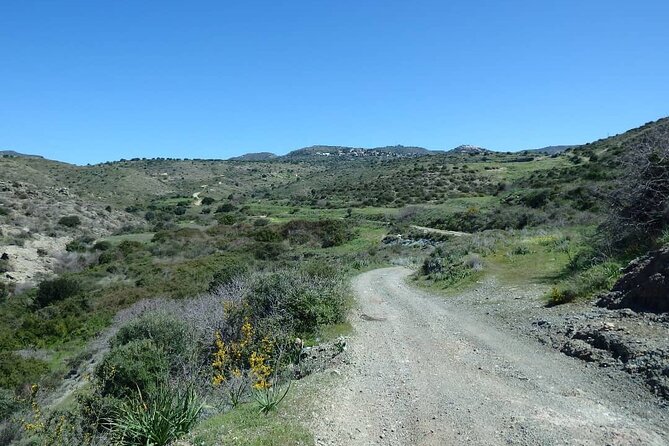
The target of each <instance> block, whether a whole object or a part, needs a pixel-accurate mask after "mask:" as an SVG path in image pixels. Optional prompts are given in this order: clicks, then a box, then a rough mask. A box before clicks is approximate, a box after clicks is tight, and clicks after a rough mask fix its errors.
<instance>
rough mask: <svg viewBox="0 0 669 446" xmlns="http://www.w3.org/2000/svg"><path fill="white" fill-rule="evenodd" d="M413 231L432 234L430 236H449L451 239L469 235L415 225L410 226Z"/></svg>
mask: <svg viewBox="0 0 669 446" xmlns="http://www.w3.org/2000/svg"><path fill="white" fill-rule="evenodd" d="M411 227H412V228H413V229H416V230H418V231H423V232H425V233H432V234H439V235H451V236H453V237H462V236H465V235H471V234H470V233H468V232H461V231H447V230H444V229H436V228H428V227H425V226H416V225H411Z"/></svg>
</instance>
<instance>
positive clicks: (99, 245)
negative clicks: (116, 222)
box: [93, 240, 112, 251]
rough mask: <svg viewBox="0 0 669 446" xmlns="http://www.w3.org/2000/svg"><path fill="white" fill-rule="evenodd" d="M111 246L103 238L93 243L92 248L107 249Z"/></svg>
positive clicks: (96, 249)
mask: <svg viewBox="0 0 669 446" xmlns="http://www.w3.org/2000/svg"><path fill="white" fill-rule="evenodd" d="M111 247H112V244H111V243H110V242H108V241H106V240H103V241H101V242H97V243H96V244H95V245H93V250H95V251H108V250H110V249H111Z"/></svg>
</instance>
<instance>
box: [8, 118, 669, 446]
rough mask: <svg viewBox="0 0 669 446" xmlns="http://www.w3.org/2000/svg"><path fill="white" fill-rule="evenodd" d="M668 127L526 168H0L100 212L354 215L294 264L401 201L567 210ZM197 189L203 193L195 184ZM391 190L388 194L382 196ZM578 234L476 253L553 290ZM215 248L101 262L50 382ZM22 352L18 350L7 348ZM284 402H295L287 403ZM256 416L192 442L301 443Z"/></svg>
mask: <svg viewBox="0 0 669 446" xmlns="http://www.w3.org/2000/svg"><path fill="white" fill-rule="evenodd" d="M668 127H669V120H667V119H665V120H661V121H658V122H656V123H652V124H649V125H646V126H643V127H641V128H639V129H635V130H632V131H630V132H628V133H626V134H624V135H621V136H617V137H613V138H608V139H606V140H601V141H597V142H595V143H592V144H589V145H586V146H583V147H581V148H578V149H575V150H570V151H568V152H567V153H565V154H563V155H560V156H556V157H549V156H535V157H534V159H533V160H531V161H524V160H523V155H520V154H514V155H506V154H495V155H488V156H485V157H484V156H458V157H452V156H446V155H435V156H431V157H425V158H412V159H399V160H390V161H370V160H360V161H351V162H347V163H346V164H344V165H341V164H337V163H332V162H328V163H322V162H308V161H305V162H300V163H295V162H286V161H283V160H276V161H269V162H223V161H207V160H202V161H189V160H185V161H175V160H153V161H143V160H137V161H123V162H117V163H109V164H103V165H96V166H82V167H77V166H71V165H67V164H63V163H56V162H52V161H48V160H40V159H25V158H0V170H2V171H3V175H4V178H3V179H4V180H5V181H20V182H26V183H31V184H34V185H35V186H37V187H39V188H49V187H56V186H58V187H63V186H66V187H68V188H70V190H72V191H73V193H75V194H76V195H77V196H78V198H79V199H81V200H85V201H90V202H95V203H97V204H99V205H100V206H102V205H104V204H108V203H112V204H114V205H118V206H129V205H135V204H139V205H140V214H139V215H142V213H143V212H144V210H145V209H146V206H147V205H149V204H150V203H153V204H154V205H156V206H158V207H159V208H160V207H164V208H172V207H174V206H176V205H178V204H179V203H180V202H182V201H183V200H188V201H190V202H192V197H191V195H192V193H194V192H196V191H202V194H201V195H200V197H203V196H208V197H212V198H214V199H215V200H216V204H214V205H213V206H211V207H212V209H215V208H216V206H218V205H219V204H220V203H224V202H228V201H230V200H229V199H228V197H229V196H230V194H232V195H236V196H238V197H241V199H240V198H238V197H235V198H234V200H233V201H234V202H235V203H236V205H237V207H238V208H239V207H241V206H245V207H246V209H245V211H244V213H245V217H244V218H247V217H246V216H251V218H250V220H249V221H253V220H254V218H256V217H258V216H267V218H268V219H269V221H270V222H271V224H274V225H280V224H282V223H285V222H288V221H290V220H294V219H305V220H318V219H323V218H334V219H345V221H346V219H347V218H348V217H347V215H348V211H347V209H346V208H348V207H352V208H353V209H352V211H351V215H352V218H351V220H348V221H350V222H351V225H352V226H354V227H355V229H356V231H357V236H356V237H355V238H354V239H353V240H351V241H349V242H347V243H345V244H343V245H341V246H337V247H334V248H329V249H328V250H323V249H322V248H318V247H316V246H304V247H298V248H294V249H291V250H289V252H288V253H287V254H286V255H287V256H293V257H294V258H303V257H304V256H323V258H332V259H336V258H338V259H344V260H345V261H351V259H352V258H355V256H359V255H361V254H366V253H368V252H369V251H371V250H374V249H376V248H377V247H378V245H379V243H378V242H379V241H380V239H381V238H382V237H383V236H384V235H385V234H386V233H387V232H388V228H389V223H392V222H394V220H395V218H396V217H398V216H401V214H402V213H403V210H401V209H400V208H401V207H402V206H406V205H411V204H413V205H417V206H419V207H420V208H421V211H422V213H420V214H419V215H417V216H415V217H411V218H415V220H411V219H409V221H411V222H414V223H418V224H423V225H429V224H431V223H433V222H434V220H435V219H436V218H437V217H441V216H444V215H448V214H452V213H457V212H466V211H468V210H470V209H477V211H484V212H496V211H497V210H498V209H502V208H504V206H506V204H504V203H505V201H504V200H512V199H515V198H514V197H516V196H518V197H520V199H522V197H524V196H526V195H527V194H529V193H532V191H535V190H544V189H548V190H549V191H550V202H551V203H553V204H552V205H555V206H557V208H558V213H559V212H560V211H559V210H560V209H563V210H565V212H566V211H569V210H570V209H572V208H574V207H575V206H581V201H579V200H581V198H579V197H580V195H578V194H577V193H576V192H574V191H575V190H577V189H578V188H586V189H587V190H586V192H585V197H586V198H587V197H588V196H589V195H588V194H590V195H592V194H595V193H596V191H605V190H607V188H610V185H611V178H612V177H613V176H614V175H615V169H616V166H617V162H618V159H619V157H620V156H621V155H623V154H625V153H628V152H630V151H632V150H633V149H634V147H637V146H638V145H639V144H644V143H649V142H650V143H658V141H659V142H660V143H662V141H666V139H667V134H668V133H669V132H667V128H668ZM593 155H595V156H593ZM464 166H466V167H464ZM602 172H603V173H602ZM165 174H166V175H165ZM500 184H503V185H505V186H504V188H503V190H502V191H501V192H500V191H499V190H498V185H500ZM203 185H207V187H205V188H202V186H203ZM388 191H391V195H388V196H386V197H384V194H385V193H386V192H388ZM404 192H406V193H404ZM424 192H429V194H428V195H426V194H425V193H424ZM386 195H387V194H386ZM400 195H401V196H400ZM509 197H510V198H509ZM575 197H576V198H575ZM365 200H369V202H368V204H371V205H370V206H362V203H363V202H365ZM587 204H588V203H586V205H587ZM327 206H330V207H327ZM202 208H203V207H196V206H192V205H191V204H189V205H188V206H187V212H186V214H185V215H184V216H183V217H182V218H181V220H179V221H178V224H179V225H180V226H181V227H190V228H194V229H196V230H198V231H199V230H205V229H206V228H207V227H212V225H214V219H215V217H216V216H215V215H214V214H213V213H212V214H211V215H208V216H202V215H201V210H202ZM544 208H545V205H542V207H540V208H539V209H540V210H542V212H543V211H545V209H544ZM592 210H593V212H595V213H596V212H599V211H600V210H601V209H599V208H597V206H595V207H594V208H593V209H592ZM554 215H555V214H554ZM558 215H559V214H558ZM1 218H3V217H2V216H0V219H1ZM571 224H572V225H573V224H575V223H571ZM149 226H150V225H147V228H149ZM579 233H580V230H579V229H578V228H569V227H568V228H563V229H555V228H549V229H547V230H545V231H544V232H542V233H533V232H525V233H523V232H516V233H510V234H507V235H505V236H504V237H501V238H500V239H499V240H497V241H496V242H495V244H494V248H493V249H492V250H491V251H490V252H488V253H486V254H485V255H484V256H483V259H484V262H485V264H486V269H485V274H492V275H495V276H496V277H497V278H498V279H499V280H501V281H503V282H504V283H508V284H514V285H515V284H519V285H522V284H524V283H528V282H540V283H546V284H548V283H552V282H554V281H555V280H556V279H558V278H559V276H560V274H561V273H563V272H564V268H565V266H566V264H567V263H568V261H569V260H570V258H571V257H572V256H573V255H574V253H575V251H577V250H578V247H579V245H580V244H581V243H582V237H580V236H579ZM154 234H155V231H153V230H146V229H145V230H144V231H143V232H140V233H129V234H122V235H114V236H109V237H106V238H105V240H108V241H110V242H112V244H113V245H114V246H116V247H118V245H119V244H120V243H121V242H122V241H132V242H138V243H140V244H141V245H143V246H147V247H148V246H150V245H151V244H152V242H151V239H152V238H153V235H154ZM229 236H230V235H229V234H227V233H226V235H216V236H214V239H215V238H217V237H218V238H225V237H229ZM564 236H570V237H572V241H571V242H570V243H571V247H570V248H569V250H567V251H556V250H554V249H552V248H551V247H550V243H547V242H546V240H547V239H548V238H551V237H552V238H560V237H564ZM203 246H204V245H203ZM519 246H522V247H524V249H522V250H521V251H523V253H522V254H514V251H517V248H518V247H519ZM219 249H221V250H222V252H219V253H217V254H205V255H202V256H200V258H190V259H189V258H183V257H182V256H176V255H175V254H167V255H162V256H158V257H156V258H153V257H152V256H144V257H142V256H140V257H136V258H126V259H121V260H119V262H120V263H126V264H127V265H128V266H129V268H121V269H120V270H114V271H113V272H111V273H110V272H109V270H108V269H107V267H106V266H99V267H92V268H90V269H88V270H86V271H84V272H83V273H80V274H81V278H82V280H83V281H84V283H85V284H88V285H87V286H89V287H90V289H91V299H92V302H93V312H91V311H90V310H88V314H93V313H95V317H91V318H84V319H83V320H82V324H83V325H82V327H83V328H81V329H79V331H75V332H73V333H72V332H71V333H70V334H69V335H68V337H67V338H63V339H62V340H61V341H57V340H53V341H49V340H47V341H46V342H45V344H44V345H42V346H43V347H47V348H48V349H51V352H50V363H49V366H50V369H51V373H52V376H53V377H54V379H55V377H57V376H58V375H59V374H61V373H63V372H65V371H66V367H65V364H66V363H67V361H68V360H70V359H72V358H73V357H75V356H77V355H78V354H79V353H80V352H81V351H82V348H83V346H84V344H85V342H84V341H85V339H87V338H89V337H90V336H91V335H92V334H94V333H95V332H97V331H99V330H100V329H102V328H103V327H104V326H105V325H106V324H107V323H109V320H110V318H111V316H112V315H113V313H114V312H115V311H116V310H117V309H119V308H122V307H123V306H125V305H128V304H129V303H132V302H133V301H136V300H137V299H140V298H144V297H153V296H156V295H159V294H165V293H167V294H168V295H173V296H175V297H184V296H189V295H192V294H194V293H198V292H201V291H202V290H204V289H205V288H206V284H207V283H208V281H209V280H210V279H211V274H212V272H213V270H214V269H215V267H216V266H215V265H218V264H219V262H221V264H222V263H225V261H227V260H226V259H237V258H238V256H239V255H243V254H242V253H244V252H245V250H247V248H245V247H244V246H242V247H239V248H238V250H237V251H234V250H233V251H229V249H230V248H229V246H227V245H225V247H223V245H221V246H219ZM224 253H227V254H224ZM372 261H373V260H372ZM212 265H214V266H213V268H212ZM363 267H364V266H363ZM479 278H480V275H472V276H469V277H468V279H467V280H465V281H463V282H461V283H458V284H456V286H455V287H454V288H452V289H458V287H462V286H467V285H468V284H470V283H471V281H472V280H477V279H479ZM432 285H433V286H439V285H438V284H435V283H432ZM22 308H23V307H22V306H21V302H20V300H17V301H13V302H6V303H4V304H1V306H0V317H2V321H3V327H5V329H6V328H7V327H16V326H17V322H18V325H19V326H20V321H21V318H22V316H21V315H20V312H21V311H25V309H23V310H22ZM84 314H86V313H84ZM17 317H18V320H17ZM22 346H24V345H16V346H15V348H18V347H22ZM288 406H289V407H294V406H295V405H294V404H292V403H291V404H289V405H288ZM290 410H293V409H290ZM298 410H299V409H298ZM254 411H255V409H254V408H253V407H252V406H250V405H249V406H243V407H242V408H240V409H239V410H237V411H233V412H230V413H228V414H224V415H221V416H218V417H215V418H213V419H211V420H209V421H207V422H206V423H204V424H202V425H201V426H200V427H198V429H197V430H196V436H199V437H196V438H200V439H201V440H202V441H203V442H204V444H216V442H217V441H221V439H222V438H224V437H223V436H225V438H228V439H230V438H231V439H234V438H237V440H230V441H233V442H231V443H223V444H285V443H286V442H288V443H290V442H294V443H295V444H301V443H299V442H304V444H310V441H311V439H310V437H309V435H308V433H306V431H304V429H303V428H301V427H299V424H296V422H295V419H294V418H292V417H291V415H290V411H289V413H287V414H286V413H284V414H283V415H282V414H279V415H272V416H271V417H270V418H264V419H261V418H258V417H257V416H256V415H255V414H254V413H253V412H254ZM234 441H237V442H236V443H235V442H234Z"/></svg>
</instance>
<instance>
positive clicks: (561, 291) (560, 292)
mask: <svg viewBox="0 0 669 446" xmlns="http://www.w3.org/2000/svg"><path fill="white" fill-rule="evenodd" d="M574 299H576V292H575V291H574V290H572V289H569V288H562V287H553V288H551V290H550V291H549V293H548V297H547V300H548V302H547V303H546V305H548V306H549V307H552V306H555V305H562V304H566V303H568V302H572V301H573V300H574Z"/></svg>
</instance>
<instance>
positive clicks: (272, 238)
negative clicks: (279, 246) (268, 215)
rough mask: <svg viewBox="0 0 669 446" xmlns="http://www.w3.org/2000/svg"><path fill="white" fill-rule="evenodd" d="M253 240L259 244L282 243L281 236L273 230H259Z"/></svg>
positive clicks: (254, 234)
mask: <svg viewBox="0 0 669 446" xmlns="http://www.w3.org/2000/svg"><path fill="white" fill-rule="evenodd" d="M252 236H253V239H254V240H256V241H258V242H280V241H281V234H279V233H278V232H277V231H276V230H274V229H272V228H262V229H257V230H255V231H254V232H253V234H252Z"/></svg>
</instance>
